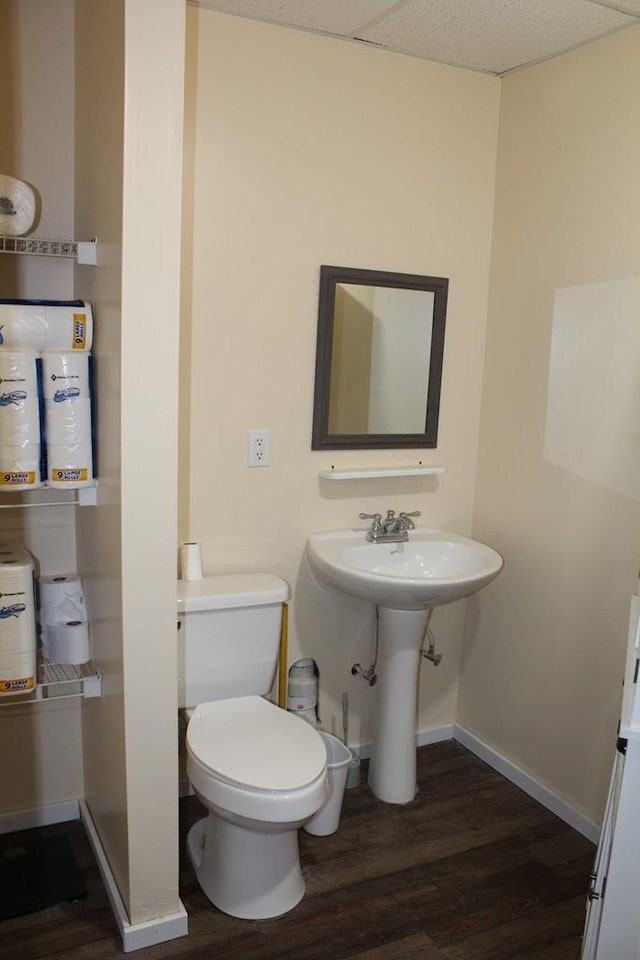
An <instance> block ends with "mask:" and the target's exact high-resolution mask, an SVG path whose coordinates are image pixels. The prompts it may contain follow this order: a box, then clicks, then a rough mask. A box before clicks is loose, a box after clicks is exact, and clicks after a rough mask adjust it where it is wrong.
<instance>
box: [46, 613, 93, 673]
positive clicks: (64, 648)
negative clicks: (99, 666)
mask: <svg viewBox="0 0 640 960" xmlns="http://www.w3.org/2000/svg"><path fill="white" fill-rule="evenodd" d="M42 646H43V649H44V655H45V658H46V660H47V661H48V662H49V663H74V664H77V663H87V662H88V661H89V660H90V659H91V657H90V653H89V625H88V624H87V622H86V621H85V620H70V621H68V622H67V623H56V624H50V625H49V626H46V627H44V628H43V631H42Z"/></svg>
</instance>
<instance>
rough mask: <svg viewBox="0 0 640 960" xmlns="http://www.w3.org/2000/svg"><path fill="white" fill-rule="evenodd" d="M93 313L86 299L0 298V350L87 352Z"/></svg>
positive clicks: (90, 338) (90, 345)
mask: <svg viewBox="0 0 640 960" xmlns="http://www.w3.org/2000/svg"><path fill="white" fill-rule="evenodd" d="M92 344H93V313H92V310H91V304H89V303H87V302H86V301H85V300H0V352H1V351H2V350H24V351H32V352H34V353H43V352H45V351H61V352H65V351H71V352H73V353H88V352H89V351H90V350H91V347H92Z"/></svg>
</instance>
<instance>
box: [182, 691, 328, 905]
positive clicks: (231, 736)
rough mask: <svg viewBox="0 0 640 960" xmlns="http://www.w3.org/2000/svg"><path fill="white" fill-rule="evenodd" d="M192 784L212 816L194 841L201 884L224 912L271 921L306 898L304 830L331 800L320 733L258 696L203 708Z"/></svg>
mask: <svg viewBox="0 0 640 960" xmlns="http://www.w3.org/2000/svg"><path fill="white" fill-rule="evenodd" d="M186 748H187V775H188V777H189V780H190V782H191V785H192V787H193V789H194V791H195V793H196V795H197V797H198V798H199V800H200V802H201V803H202V804H203V805H204V807H205V808H206V809H207V810H208V816H207V817H205V818H204V819H203V820H200V821H198V823H196V824H194V826H193V827H192V828H191V830H190V831H189V836H188V840H187V852H188V855H189V859H190V860H191V863H192V865H193V868H194V870H195V872H196V876H197V878H198V882H199V883H200V886H201V887H202V889H203V890H204V892H205V894H206V895H207V897H208V898H209V900H211V902H212V903H213V904H214V905H215V906H217V907H218V908H219V909H220V910H223V911H224V912H225V913H228V914H230V915H231V916H234V917H240V918H243V919H253V920H255V919H264V918H267V917H275V916H279V915H280V914H282V913H286V912H287V911H288V910H291V909H292V908H293V907H294V906H295V905H296V904H297V903H298V902H299V901H300V899H301V898H302V896H303V894H304V880H303V877H302V871H301V869H300V858H299V853H298V835H297V830H298V828H299V827H301V826H302V825H303V824H304V823H306V822H307V821H308V820H309V819H311V818H312V817H313V816H314V815H315V814H316V813H317V812H318V810H319V809H320V807H321V806H322V805H323V803H324V802H325V800H326V799H327V796H328V792H329V786H328V777H327V754H326V748H325V745H324V742H323V740H322V737H321V736H320V735H319V734H318V732H317V731H316V730H314V728H313V727H311V726H310V725H309V724H307V723H304V722H303V721H301V720H300V719H299V718H298V717H296V716H295V715H293V714H291V713H287V712H286V711H285V710H283V709H281V708H280V707H277V706H275V705H274V704H272V703H270V702H269V701H267V700H264V699H263V698H262V697H260V696H254V695H252V696H245V697H234V698H232V699H226V700H215V701H210V702H207V703H201V704H199V705H198V706H197V707H196V708H195V710H194V711H193V713H192V715H191V718H190V720H189V724H188V727H187V734H186Z"/></svg>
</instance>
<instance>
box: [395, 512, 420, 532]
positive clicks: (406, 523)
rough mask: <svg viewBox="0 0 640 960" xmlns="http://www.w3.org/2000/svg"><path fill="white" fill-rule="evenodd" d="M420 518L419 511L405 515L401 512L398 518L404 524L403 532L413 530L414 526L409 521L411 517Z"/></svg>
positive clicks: (411, 521)
mask: <svg viewBox="0 0 640 960" xmlns="http://www.w3.org/2000/svg"><path fill="white" fill-rule="evenodd" d="M420 516H422V514H421V513H420V511H419V510H414V511H413V512H412V513H405V512H404V511H403V512H402V513H400V514H399V517H400V519H401V520H402V522H403V524H404V528H405V530H415V527H416V525H415V523H414V522H413V520H412V519H411V517H420Z"/></svg>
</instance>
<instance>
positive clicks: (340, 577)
mask: <svg viewBox="0 0 640 960" xmlns="http://www.w3.org/2000/svg"><path fill="white" fill-rule="evenodd" d="M307 555H308V558H309V562H310V564H311V568H312V569H313V571H314V572H315V573H316V574H317V576H318V577H319V579H320V580H322V581H323V582H324V583H325V584H326V585H327V586H329V587H332V588H333V589H335V590H339V591H340V592H341V593H347V594H350V595H351V596H356V597H360V598H361V599H363V600H370V601H372V602H373V603H376V604H379V605H381V606H384V607H390V608H392V609H397V610H428V609H429V608H431V607H436V606H439V605H440V604H443V603H451V602H452V601H454V600H460V599H461V598H462V597H468V596H469V595H470V594H472V593H475V592H476V590H480V589H481V588H482V587H484V586H486V585H487V584H488V583H490V581H491V580H493V579H494V577H496V576H497V575H498V574H499V573H500V570H501V569H502V563H503V561H502V557H501V556H500V554H499V553H496V551H495V550H492V549H491V547H487V546H485V544H484V543H479V542H478V541H477V540H469V539H468V538H467V537H461V536H458V535H457V534H455V533H447V532H446V531H443V530H432V529H428V528H417V529H415V530H410V531H409V540H408V541H407V542H406V543H368V542H367V541H366V540H365V531H364V530H334V531H330V532H328V533H314V534H313V535H312V536H310V537H309V539H308V541H307Z"/></svg>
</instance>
